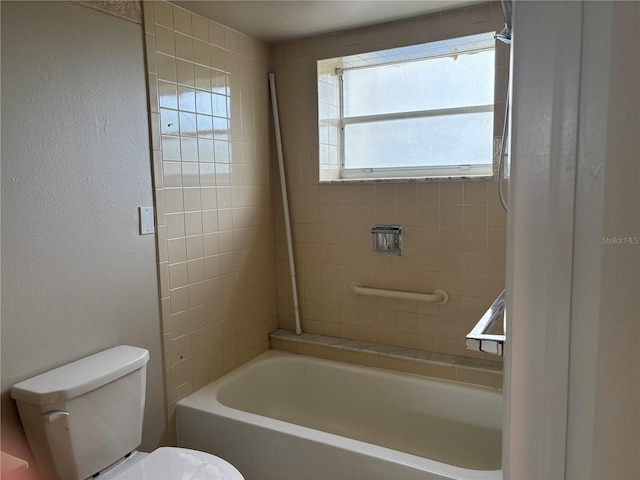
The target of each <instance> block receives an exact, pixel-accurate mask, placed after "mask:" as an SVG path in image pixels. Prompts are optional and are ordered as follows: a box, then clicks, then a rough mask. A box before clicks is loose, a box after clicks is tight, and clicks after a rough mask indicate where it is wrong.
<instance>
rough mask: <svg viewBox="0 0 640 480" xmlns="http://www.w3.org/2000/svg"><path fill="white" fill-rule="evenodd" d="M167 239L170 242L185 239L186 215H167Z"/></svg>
mask: <svg viewBox="0 0 640 480" xmlns="http://www.w3.org/2000/svg"><path fill="white" fill-rule="evenodd" d="M166 221H167V238H168V239H169V240H171V239H174V238H179V237H184V232H185V230H184V214H183V213H172V214H167V216H166Z"/></svg>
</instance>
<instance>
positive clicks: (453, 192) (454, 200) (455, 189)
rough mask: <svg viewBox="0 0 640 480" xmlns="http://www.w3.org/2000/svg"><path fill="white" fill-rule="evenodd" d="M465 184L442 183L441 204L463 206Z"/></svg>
mask: <svg viewBox="0 0 640 480" xmlns="http://www.w3.org/2000/svg"><path fill="white" fill-rule="evenodd" d="M464 183H465V182H442V183H441V184H440V203H441V204H447V205H462V202H463V193H462V190H463V185H464Z"/></svg>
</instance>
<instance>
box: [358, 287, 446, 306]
mask: <svg viewBox="0 0 640 480" xmlns="http://www.w3.org/2000/svg"><path fill="white" fill-rule="evenodd" d="M349 290H351V293H353V294H354V295H367V296H371V297H386V298H396V299H400V300H415V301H418V302H429V303H435V304H437V305H445V304H446V303H447V302H448V301H449V294H448V293H447V292H445V291H444V290H441V289H439V288H437V289H435V290H434V291H433V293H413V292H402V291H399V290H382V289H380V288H369V287H365V286H363V285H362V283H360V282H351V284H350V285H349Z"/></svg>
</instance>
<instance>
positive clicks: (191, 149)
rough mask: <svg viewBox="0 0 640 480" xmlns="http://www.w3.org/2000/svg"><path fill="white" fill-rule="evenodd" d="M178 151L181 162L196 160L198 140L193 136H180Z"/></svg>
mask: <svg viewBox="0 0 640 480" xmlns="http://www.w3.org/2000/svg"><path fill="white" fill-rule="evenodd" d="M180 152H181V155H180V156H181V159H182V161H183V162H197V161H198V140H197V139H195V138H187V137H182V138H181V139H180Z"/></svg>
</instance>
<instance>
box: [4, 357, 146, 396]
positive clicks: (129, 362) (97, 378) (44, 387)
mask: <svg viewBox="0 0 640 480" xmlns="http://www.w3.org/2000/svg"><path fill="white" fill-rule="evenodd" d="M148 361H149V352H148V351H147V350H145V349H144V348H138V347H130V346H128V345H120V346H117V347H113V348H110V349H108V350H104V351H102V352H99V353H96V354H94V355H90V356H88V357H85V358H81V359H80V360H76V361H75V362H72V363H69V364H67V365H63V366H61V367H58V368H56V369H53V370H50V371H48V372H45V373H42V374H40V375H38V376H35V377H33V378H30V379H28V380H25V381H23V382H20V383H17V384H15V385H14V386H13V387H11V396H12V397H13V398H14V399H15V400H17V401H22V402H25V403H30V404H32V405H49V404H51V403H56V402H62V401H64V400H68V399H70V398H74V397H77V396H79V395H82V394H85V393H87V392H90V391H91V390H95V389H96V388H99V387H102V386H103V385H106V384H107V383H110V382H113V381H114V380H117V379H118V378H120V377H123V376H125V375H127V374H129V373H131V372H133V371H135V370H138V369H140V368H142V367H144V366H145V365H146V363H147V362H148Z"/></svg>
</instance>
